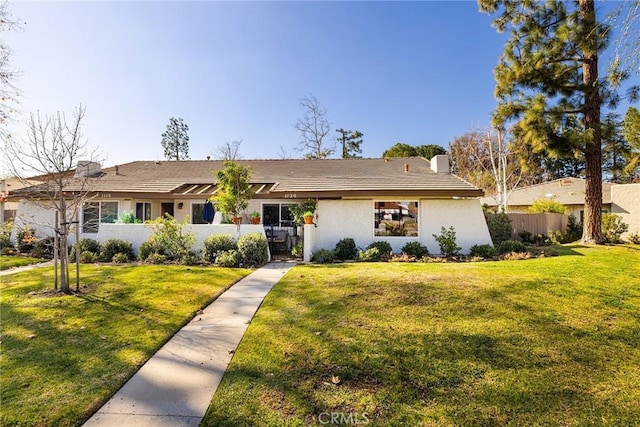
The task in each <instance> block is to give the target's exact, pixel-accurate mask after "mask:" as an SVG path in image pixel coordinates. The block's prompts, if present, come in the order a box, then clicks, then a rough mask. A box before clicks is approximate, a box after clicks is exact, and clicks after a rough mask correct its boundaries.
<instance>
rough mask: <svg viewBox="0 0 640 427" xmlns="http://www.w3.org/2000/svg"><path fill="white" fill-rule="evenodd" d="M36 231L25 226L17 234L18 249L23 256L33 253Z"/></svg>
mask: <svg viewBox="0 0 640 427" xmlns="http://www.w3.org/2000/svg"><path fill="white" fill-rule="evenodd" d="M35 235H36V230H35V229H33V228H31V227H29V226H28V225H25V226H24V227H22V228H21V229H20V230H18V232H17V233H16V248H17V249H18V252H20V253H23V254H28V253H31V251H32V250H33V247H34V245H35V243H36V237H35Z"/></svg>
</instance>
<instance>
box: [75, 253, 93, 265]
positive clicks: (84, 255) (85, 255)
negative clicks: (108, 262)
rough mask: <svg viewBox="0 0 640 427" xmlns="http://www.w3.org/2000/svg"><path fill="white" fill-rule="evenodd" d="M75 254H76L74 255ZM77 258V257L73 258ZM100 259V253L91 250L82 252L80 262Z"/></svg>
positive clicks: (86, 262) (85, 262) (84, 262)
mask: <svg viewBox="0 0 640 427" xmlns="http://www.w3.org/2000/svg"><path fill="white" fill-rule="evenodd" d="M74 256H75V255H74ZM73 259H74V260H75V258H73ZM97 260H98V255H97V254H95V253H93V252H90V251H82V252H80V262H81V263H83V264H91V263H94V262H96V261H97Z"/></svg>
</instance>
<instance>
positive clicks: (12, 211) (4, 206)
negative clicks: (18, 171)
mask: <svg viewBox="0 0 640 427" xmlns="http://www.w3.org/2000/svg"><path fill="white" fill-rule="evenodd" d="M26 185H27V184H26V183H24V182H22V181H20V180H19V179H17V178H6V179H2V180H0V223H3V222H5V221H10V220H12V219H13V218H14V217H15V216H16V211H17V210H18V202H17V201H15V200H11V201H10V200H9V198H8V196H9V192H10V191H16V190H19V189H21V188H24V187H25V186H26Z"/></svg>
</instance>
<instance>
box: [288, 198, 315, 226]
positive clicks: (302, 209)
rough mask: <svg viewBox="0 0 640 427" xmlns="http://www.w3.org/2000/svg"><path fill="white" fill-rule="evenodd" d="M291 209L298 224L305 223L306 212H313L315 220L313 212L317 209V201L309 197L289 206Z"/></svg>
mask: <svg viewBox="0 0 640 427" xmlns="http://www.w3.org/2000/svg"><path fill="white" fill-rule="evenodd" d="M289 211H290V212H291V214H292V215H293V220H294V221H295V223H296V224H304V223H305V219H304V216H305V213H307V212H311V218H312V222H313V214H314V212H315V211H316V201H315V200H313V199H307V200H305V201H304V202H302V203H298V204H297V205H293V206H291V207H289Z"/></svg>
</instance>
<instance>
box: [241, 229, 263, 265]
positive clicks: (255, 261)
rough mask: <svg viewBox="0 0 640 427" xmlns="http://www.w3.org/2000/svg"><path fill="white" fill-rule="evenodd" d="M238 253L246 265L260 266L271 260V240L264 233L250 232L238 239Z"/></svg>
mask: <svg viewBox="0 0 640 427" xmlns="http://www.w3.org/2000/svg"><path fill="white" fill-rule="evenodd" d="M238 253H239V254H240V258H241V262H242V265H243V266H245V267H259V266H261V265H264V264H266V263H267V262H268V261H269V242H268V241H267V238H266V237H265V236H264V235H263V234H262V233H249V234H245V235H243V236H240V238H239V239H238Z"/></svg>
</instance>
